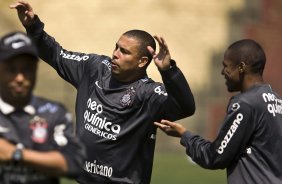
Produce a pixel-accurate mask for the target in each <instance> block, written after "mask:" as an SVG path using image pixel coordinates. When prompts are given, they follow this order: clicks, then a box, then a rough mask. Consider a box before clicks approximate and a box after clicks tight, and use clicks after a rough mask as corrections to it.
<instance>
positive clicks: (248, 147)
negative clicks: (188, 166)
mask: <svg viewBox="0 0 282 184" xmlns="http://www.w3.org/2000/svg"><path fill="white" fill-rule="evenodd" d="M181 144H182V145H184V146H185V147H186V152H187V154H188V155H189V156H190V157H191V158H192V159H193V160H194V161H195V162H196V163H198V164H199V165H200V166H202V167H204V168H208V169H223V168H227V179H228V183H229V184H269V183H271V184H281V183H282V157H281V155H282V146H281V145H282V100H281V98H280V97H279V96H278V95H277V94H276V93H275V92H273V91H272V89H271V86H270V85H268V84H264V85H256V86H254V87H252V88H251V89H249V90H247V91H246V92H243V93H241V94H238V95H236V96H234V97H233V98H231V100H230V103H229V105H228V109H227V114H226V117H225V118H224V122H223V125H222V128H221V129H220V131H219V134H218V136H217V138H216V139H215V141H214V142H209V141H206V140H204V139H203V138H201V137H200V136H198V135H193V134H192V133H191V132H189V131H187V132H185V133H184V135H183V136H182V139H181Z"/></svg>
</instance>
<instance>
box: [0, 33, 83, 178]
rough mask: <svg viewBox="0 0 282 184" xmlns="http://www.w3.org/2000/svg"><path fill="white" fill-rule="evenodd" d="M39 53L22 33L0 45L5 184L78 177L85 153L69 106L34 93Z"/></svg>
mask: <svg viewBox="0 0 282 184" xmlns="http://www.w3.org/2000/svg"><path fill="white" fill-rule="evenodd" d="M37 64H38V56H37V50H36V48H35V46H34V45H33V43H32V41H31V39H30V38H29V37H27V35H26V34H24V33H21V32H13V33H10V34H7V35H5V36H4V37H3V38H2V39H1V40H0V73H1V77H0V183H1V184H2V183H4V184H10V183H13V184H14V183H17V184H24V183H29V184H39V183H40V184H51V183H52V184H56V183H59V178H58V177H59V176H67V177H75V176H77V175H78V172H79V171H78V168H79V167H80V165H81V164H82V157H83V155H84V149H82V147H81V144H79V142H78V140H77V139H76V138H75V137H74V136H73V127H72V126H73V125H72V120H71V116H70V113H69V112H68V111H67V110H66V109H65V107H64V106H63V105H62V104H60V103H57V102H53V101H50V100H47V99H44V98H41V97H37V96H34V95H33V94H32V91H33V89H34V86H35V81H36V71H37Z"/></svg>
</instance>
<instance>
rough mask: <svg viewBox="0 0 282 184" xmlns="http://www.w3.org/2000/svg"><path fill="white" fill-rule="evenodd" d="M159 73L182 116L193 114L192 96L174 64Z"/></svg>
mask: <svg viewBox="0 0 282 184" xmlns="http://www.w3.org/2000/svg"><path fill="white" fill-rule="evenodd" d="M161 75H162V78H163V82H164V84H165V87H166V90H167V93H168V95H169V97H170V98H173V99H174V100H175V101H176V102H177V103H178V105H179V107H180V108H181V109H182V112H183V114H184V116H185V117H186V116H191V115H193V114H194V113H195V109H196V107H195V101H194V96H193V93H192V91H191V89H190V86H189V84H188V82H187V80H186V79H185V76H184V75H183V73H182V72H181V71H180V69H179V68H178V67H177V66H176V65H175V64H174V65H173V66H172V68H170V69H169V70H167V71H164V72H161Z"/></svg>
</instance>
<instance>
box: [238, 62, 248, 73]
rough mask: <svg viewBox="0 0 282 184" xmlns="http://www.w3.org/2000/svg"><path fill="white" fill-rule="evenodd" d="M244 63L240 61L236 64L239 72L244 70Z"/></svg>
mask: <svg viewBox="0 0 282 184" xmlns="http://www.w3.org/2000/svg"><path fill="white" fill-rule="evenodd" d="M246 67H247V65H246V63H245V62H243V61H241V62H240V63H239V65H238V69H239V73H244V72H245V71H246Z"/></svg>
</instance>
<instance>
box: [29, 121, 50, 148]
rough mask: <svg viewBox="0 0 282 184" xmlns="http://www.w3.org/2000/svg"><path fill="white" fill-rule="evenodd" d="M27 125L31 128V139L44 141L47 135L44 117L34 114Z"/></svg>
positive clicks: (39, 141) (46, 124)
mask: <svg viewBox="0 0 282 184" xmlns="http://www.w3.org/2000/svg"><path fill="white" fill-rule="evenodd" d="M29 127H30V129H31V130H32V134H31V139H32V140H33V142H36V143H44V142H45V141H46V139H47V135H48V129H47V128H48V123H47V121H46V120H45V119H44V118H40V117H39V116H35V117H34V118H33V119H32V120H31V121H30V122H29Z"/></svg>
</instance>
